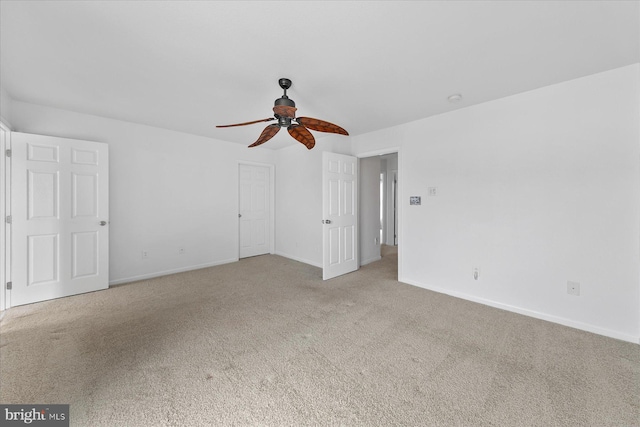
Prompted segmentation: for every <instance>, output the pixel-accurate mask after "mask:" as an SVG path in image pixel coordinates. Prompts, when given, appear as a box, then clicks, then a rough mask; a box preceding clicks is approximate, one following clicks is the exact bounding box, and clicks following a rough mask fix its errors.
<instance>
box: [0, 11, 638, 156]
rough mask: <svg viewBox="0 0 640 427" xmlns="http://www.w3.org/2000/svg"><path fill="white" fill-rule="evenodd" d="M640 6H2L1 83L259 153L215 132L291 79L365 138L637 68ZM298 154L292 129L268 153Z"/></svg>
mask: <svg viewBox="0 0 640 427" xmlns="http://www.w3.org/2000/svg"><path fill="white" fill-rule="evenodd" d="M639 5H640V3H639V2H638V1H623V2H615V1H602V2H600V1H550V2H544V1H532V2H524V1H495V2H493V1H491V2H485V1H473V2H464V1H457V2H438V1H429V2H421V1H408V2H403V1H374V2H368V1H350V2H347V1H341V2H337V1H335V2H334V1H317V2H271V1H258V2H251V1H233V2H222V1H200V2H197V1H193V2H186V1H135V2H134V1H129V2H125V1H111V2H108V1H6V0H2V1H1V2H0V19H1V21H0V42H1V44H0V62H1V66H0V79H1V80H0V83H1V84H2V87H3V88H4V89H5V90H6V92H7V93H8V94H9V96H10V97H11V98H13V99H14V100H19V101H25V102H32V103H36V104H42V105H48V106H53V107H59V108H63V109H67V110H72V111H78V112H83V113H88V114H94V115H99V116H103V117H110V118H114V119H120V120H126V121H130V122H136V123H143V124H148V125H152V126H158V127H162V128H167V129H173V130H177V131H182V132H187V133H192V134H197V135H203V136H208V137H212V138H217V139H221V140H226V141H232V142H237V143H241V144H246V145H248V144H250V143H252V142H253V141H255V139H256V138H257V137H258V135H259V134H260V132H261V130H262V129H263V127H264V126H265V125H266V124H264V123H262V124H255V125H251V126H246V127H242V128H230V129H216V128H215V125H216V124H228V123H238V122H244V121H249V120H257V119H263V118H267V117H271V116H272V111H271V108H272V107H273V101H274V100H275V99H276V98H278V97H280V96H281V95H282V90H281V89H280V87H279V86H278V78H280V77H288V78H290V79H292V80H293V86H292V88H291V89H290V90H289V91H288V95H289V96H290V97H291V98H292V99H293V100H295V102H296V104H297V107H298V115H299V116H310V117H316V118H319V119H324V120H327V121H330V122H333V123H336V124H338V125H340V126H342V127H344V128H345V129H347V130H348V131H349V132H350V134H351V135H358V134H363V133H367V132H371V131H374V130H377V129H382V128H386V127H390V126H394V125H398V124H402V123H406V122H410V121H413V120H416V119H420V118H424V117H428V116H431V115H434V114H439V113H443V112H446V111H450V110H452V109H456V108H463V107H466V106H469V105H473V104H478V103H481V102H486V101H489V100H492V99H496V98H501V97H505V96H509V95H512V94H516V93H520V92H523V91H528V90H531V89H535V88H538V87H541V86H546V85H550V84H554V83H558V82H562V81H565V80H569V79H573V78H577V77H582V76H585V75H589V74H593V73H597V72H601V71H605V70H609V69H612V68H617V67H621V66H625V65H629V64H632V63H636V62H640V32H639V28H640V7H639ZM453 93H461V94H462V95H463V101H462V102H460V103H458V104H452V103H449V102H448V101H447V97H448V96H449V95H451V94H453ZM314 134H315V136H316V138H317V139H320V138H321V137H322V136H323V134H321V133H317V132H314ZM324 135H326V134H324ZM294 144H297V142H296V141H295V140H293V139H292V138H291V137H290V136H289V135H288V134H287V133H286V132H280V133H279V134H278V135H277V136H276V137H275V138H274V139H273V140H272V141H270V142H268V143H267V144H265V145H263V146H262V147H265V148H279V147H284V146H289V145H294Z"/></svg>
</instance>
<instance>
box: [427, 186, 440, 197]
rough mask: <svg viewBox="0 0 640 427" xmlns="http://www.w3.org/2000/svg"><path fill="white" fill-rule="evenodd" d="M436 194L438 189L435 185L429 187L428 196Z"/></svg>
mask: <svg viewBox="0 0 640 427" xmlns="http://www.w3.org/2000/svg"><path fill="white" fill-rule="evenodd" d="M437 194H438V189H437V188H436V187H429V196H431V197H434V196H436V195H437Z"/></svg>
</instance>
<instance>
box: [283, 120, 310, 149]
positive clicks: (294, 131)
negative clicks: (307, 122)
mask: <svg viewBox="0 0 640 427" xmlns="http://www.w3.org/2000/svg"><path fill="white" fill-rule="evenodd" d="M287 130H288V131H289V135H291V136H292V137H294V138H295V139H296V140H298V141H299V142H301V143H302V144H303V145H304V146H305V147H307V148H308V149H309V150H311V149H312V148H313V147H314V146H315V145H316V139H315V138H314V137H313V135H311V132H309V131H308V130H307V128H305V127H304V126H302V125H291V126H289V127H288V128H287Z"/></svg>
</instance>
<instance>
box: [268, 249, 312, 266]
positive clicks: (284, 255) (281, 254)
mask: <svg viewBox="0 0 640 427" xmlns="http://www.w3.org/2000/svg"><path fill="white" fill-rule="evenodd" d="M275 255H278V256H281V257H284V258H289V259H292V260H294V261H298V262H301V263H303V264H309V265H312V266H314V267H318V268H320V269H321V268H322V263H321V262H320V263H318V262H314V261H311V260H308V259H305V258H300V257H297V256H294V255H289V254H286V253H284V252H280V251H276V253H275Z"/></svg>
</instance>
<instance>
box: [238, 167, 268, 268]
mask: <svg viewBox="0 0 640 427" xmlns="http://www.w3.org/2000/svg"><path fill="white" fill-rule="evenodd" d="M241 165H245V166H259V167H263V168H265V167H266V168H269V253H270V254H274V253H275V248H276V192H275V186H276V185H275V184H276V173H275V170H276V167H275V165H274V164H272V163H259V162H249V161H245V160H238V165H237V166H236V188H237V190H238V192H237V193H236V196H237V199H236V206H237V209H238V212H237V214H238V215H239V214H240V212H239V211H240V166H241ZM238 219H239V217H238ZM236 236H238V238H237V239H236V245H237V247H236V254H237V259H236V261H238V260H240V221H239V220H238V221H237V222H236Z"/></svg>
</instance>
